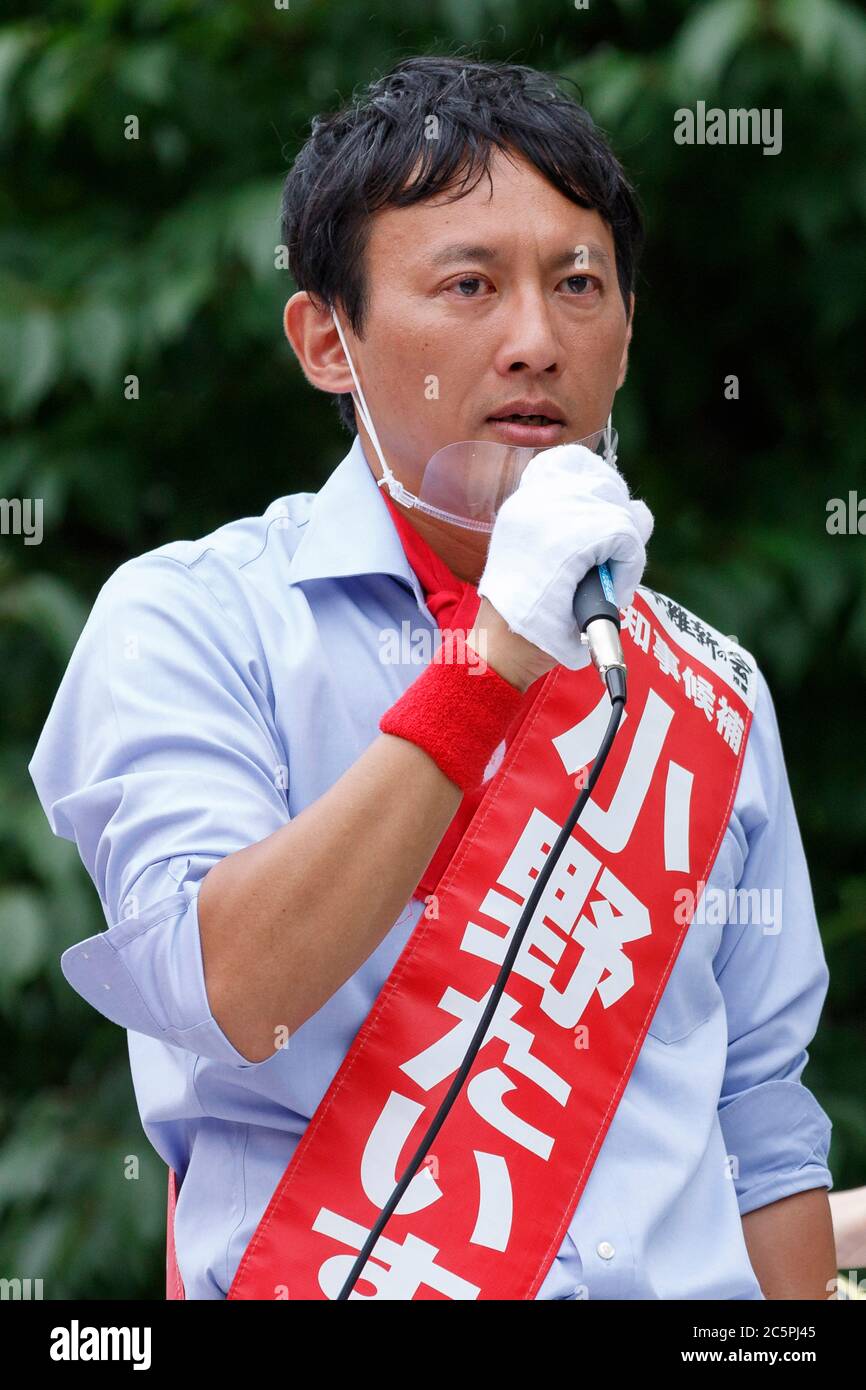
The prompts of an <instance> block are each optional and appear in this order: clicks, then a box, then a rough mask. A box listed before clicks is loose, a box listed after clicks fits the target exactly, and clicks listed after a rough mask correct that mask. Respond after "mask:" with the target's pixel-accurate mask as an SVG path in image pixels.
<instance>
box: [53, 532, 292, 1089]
mask: <svg viewBox="0 0 866 1390" xmlns="http://www.w3.org/2000/svg"><path fill="white" fill-rule="evenodd" d="M250 626H252V625H250V624H248V625H247V627H250ZM272 710H273V692H272V691H271V690H270V689H269V684H268V675H267V669H266V666H265V663H264V661H263V660H262V658H261V655H260V653H259V651H258V650H257V647H256V645H255V640H254V638H251V637H250V636H249V635H248V633H247V630H246V628H245V625H244V623H243V621H242V616H241V610H240V608H238V610H237V611H235V612H232V611H230V610H229V608H227V607H226V606H225V604H224V603H222V602H220V601H219V600H218V599H217V598H216V597H215V595H214V593H213V592H212V591H211V588H210V587H209V586H208V585H207V584H206V583H205V582H204V581H203V580H202V579H200V578H199V576H198V574H197V573H196V571H195V569H194V568H192V566H191V565H188V564H186V563H184V562H183V561H181V560H178V559H176V558H173V557H171V556H168V555H166V554H164V553H160V552H153V551H152V552H149V553H148V554H146V555H142V556H138V557H136V558H135V559H133V560H130V561H128V562H127V563H126V564H124V565H121V566H120V568H119V569H118V570H116V571H115V573H114V574H113V575H112V576H111V578H110V579H109V580H108V581H107V583H106V584H105V585H103V588H102V589H101V591H100V593H99V594H98V596H97V599H96V602H95V604H94V606H93V609H92V611H91V613H90V616H89V618H88V620H87V623H86V624H85V627H84V629H83V631H82V633H81V636H80V637H79V640H78V642H77V644H76V647H75V650H74V652H73V654H72V657H71V659H70V662H69V665H68V667H67V670H66V672H65V674H64V676H63V680H62V682H61V684H60V687H59V689H58V692H57V695H56V697H55V699H54V703H53V705H52V707H51V710H50V713H49V716H48V719H47V721H46V723H45V726H44V728H43V730H42V734H41V736H40V739H39V742H38V744H37V746H36V749H35V751H34V754H33V757H32V759H31V762H30V764H29V772H30V775H31V778H32V780H33V783H34V785H35V787H36V790H37V793H38V795H39V799H40V802H41V804H42V807H43V809H44V811H45V814H46V815H47V817H48V820H49V822H50V825H51V828H52V830H53V831H54V833H55V834H56V835H59V836H62V837H63V838H65V839H68V840H74V841H75V844H76V845H77V848H78V852H79V854H80V856H81V859H82V861H83V863H84V865H85V868H86V869H87V872H88V874H89V875H90V877H91V879H92V880H93V883H94V885H95V887H96V890H97V892H98V894H99V898H100V902H101V904H102V908H103V912H104V913H105V916H106V920H107V922H108V930H107V931H103V932H100V933H98V934H97V935H96V936H92V937H89V938H88V939H87V940H85V941H80V942H78V943H77V944H76V945H74V946H71V947H70V948H69V949H68V950H66V951H65V952H64V953H63V955H62V956H61V959H60V965H61V969H62V971H63V974H64V975H65V977H66V979H67V980H68V982H69V984H70V985H72V987H73V989H75V990H76V991H77V992H78V993H79V994H80V995H81V996H82V997H83V998H84V999H86V1000H87V1001H88V1003H90V1004H92V1005H93V1007H94V1008H95V1009H98V1010H99V1012H100V1013H102V1014H104V1015H105V1017H106V1018H108V1019H111V1020H112V1022H114V1023H118V1024H120V1025H121V1026H122V1027H124V1028H129V1029H132V1030H133V1031H134V1032H138V1033H146V1034H147V1035H148V1036H150V1037H153V1038H158V1039H160V1040H161V1041H164V1042H168V1043H173V1044H175V1045H177V1046H179V1047H184V1048H189V1049H190V1050H191V1051H193V1052H195V1053H197V1054H199V1055H201V1056H203V1057H209V1058H213V1059H215V1060H217V1061H222V1062H226V1063H228V1064H229V1065H230V1066H234V1067H250V1066H256V1067H263V1066H269V1065H272V1064H273V1063H274V1058H271V1057H268V1058H265V1059H264V1060H263V1061H260V1062H250V1061H249V1060H248V1059H247V1058H245V1057H244V1056H242V1054H241V1053H240V1052H238V1051H237V1049H236V1048H235V1047H234V1046H233V1044H232V1043H231V1042H230V1041H229V1039H228V1038H227V1037H226V1036H225V1034H224V1033H223V1031H222V1029H221V1028H220V1027H219V1025H218V1024H217V1022H216V1020H215V1019H214V1017H213V1014H212V1012H211V1009H210V1004H209V1001H208V996H207V990H206V988H205V977H204V968H203V962H202V954H201V943H200V938H199V926H198V890H199V888H200V886H201V881H202V879H203V878H204V876H205V874H206V873H207V871H208V869H210V868H211V866H212V865H213V864H214V863H216V861H217V860H218V859H221V858H222V857H224V856H225V855H227V854H231V853H233V852H234V851H235V850H238V849H241V848H243V847H244V846H246V845H249V844H254V843H256V842H258V841H259V840H261V839H263V838H264V837H265V836H267V835H269V834H271V833H272V832H273V831H275V830H278V829H279V828H280V827H281V826H283V825H285V824H286V823H287V821H288V820H289V819H290V816H289V812H288V799H287V792H286V786H287V780H288V779H287V769H286V768H285V767H284V766H283V765H282V759H283V757H284V754H282V752H281V748H280V741H279V739H278V736H277V734H276V731H275V728H274V721H273V714H272ZM278 1052H279V1049H277V1050H276V1051H275V1056H277V1055H278Z"/></svg>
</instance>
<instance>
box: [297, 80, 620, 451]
mask: <svg viewBox="0 0 866 1390" xmlns="http://www.w3.org/2000/svg"><path fill="white" fill-rule="evenodd" d="M560 80H561V79H559V78H557V77H555V76H553V75H552V74H549V73H543V72H539V71H538V70H536V69H535V68H530V67H523V66H520V65H516V64H512V63H496V62H480V61H472V60H467V59H466V58H463V57H459V56H458V57H451V56H442V57H440V56H436V57H411V58H406V59H404V60H403V61H402V62H399V63H398V64H397V65H396V67H394V68H392V70H391V71H390V72H388V73H386V74H385V76H384V77H380V78H379V79H377V80H376V81H374V82H371V83H370V84H369V85H368V86H367V87H365V88H364V89H363V90H362V91H361V92H360V94H355V95H354V96H353V99H352V102H351V104H350V105H348V106H346V107H344V108H343V109H341V110H339V111H336V112H334V113H332V114H330V115H326V116H315V117H314V118H313V120H312V122H311V131H312V133H311V135H310V137H309V139H308V140H307V142H306V144H305V145H304V146H303V148H302V149H301V150H300V152H299V153H298V156H297V158H296V159H295V162H294V164H293V166H292V168H291V170H290V171H289V173H288V175H287V177H286V181H285V184H284V187H283V197H282V206H281V216H282V238H283V243H284V244H285V246H287V248H288V255H289V266H290V269H291V273H292V276H293V277H294V280H295V283H296V285H297V287H298V289H301V290H306V291H307V292H308V293H309V295H310V297H311V298H312V299H313V301H314V302H316V303H318V304H320V305H324V306H327V308H328V309H333V308H334V306H335V305H336V306H337V307H338V309H342V310H343V312H344V320H343V321H344V323H345V321H346V319H348V321H349V323H350V324H351V325H352V330H353V332H354V333H355V334H356V336H357V337H363V332H364V325H365V320H366V313H367V308H368V304H369V287H368V285H367V282H366V278H365V273H364V251H365V248H366V245H367V240H368V236H369V228H370V216H371V214H372V213H373V212H375V211H377V210H378V209H380V208H384V207H386V206H392V207H407V206H409V205H410V204H412V203H417V202H420V201H422V200H424V199H427V198H431V197H434V196H436V195H437V194H439V193H445V192H447V191H448V190H449V189H450V188H451V187H452V185H454V184H455V182H456V180H457V178H458V176H459V175H461V174H462V175H463V178H462V180H461V182H460V184H459V186H458V191H457V192H455V194H454V198H455V199H456V198H459V197H461V196H463V194H464V193H467V192H470V191H471V188H474V187H475V184H476V183H477V182H478V181H479V180H480V179H481V178H482V177H483V175H484V174H487V175H488V177H489V162H490V158H491V153H492V147H493V146H496V147H498V148H499V149H502V150H504V151H517V152H519V153H520V154H522V155H523V156H524V157H525V158H526V159H527V160H529V161H530V162H531V163H532V164H534V165H535V167H536V168H537V169H538V170H539V172H540V173H541V174H543V175H544V177H545V178H547V179H548V180H549V182H550V183H551V184H553V185H554V187H555V188H558V189H559V191H560V192H561V193H563V194H564V195H565V196H566V197H568V198H570V199H571V200H572V202H574V203H578V204H579V205H580V206H581V207H585V208H594V209H595V210H596V211H597V212H598V213H599V215H600V216H601V217H602V218H603V219H604V221H605V222H607V224H608V226H609V227H610V229H611V232H612V235H613V241H614V248H615V253H616V269H617V278H618V280H619V286H620V291H621V293H622V297H623V302H624V303H625V306H626V314H628V312H629V296H630V293H631V291H632V289H633V287H634V278H635V271H636V267H637V260H638V257H639V255H640V251H641V248H642V244H643V236H644V226H643V218H642V215H641V211H640V207H639V204H638V201H637V196H636V194H635V191H634V189H633V188H632V186H631V184H630V183H629V182H628V180H627V178H626V176H625V174H624V172H623V170H622V168H621V166H620V164H619V162H618V161H617V159H616V157H615V156H614V154H613V152H612V150H611V149H610V146H609V145H608V143H607V141H606V139H605V137H604V136H603V134H602V133H601V131H600V130H599V129H598V127H597V126H596V125H595V123H594V121H593V120H592V117H591V116H590V115H589V112H588V111H587V110H586V109H585V108H584V107H583V106H582V105H580V104H579V103H578V102H577V101H575V100H574V99H573V97H571V96H570V95H567V94H565V93H563V92H560V91H559V90H558V89H557V86H556V84H557V82H558V81H560ZM429 117H436V118H437V122H438V128H436V135H437V138H435V139H430V138H427V133H428V130H429V129H430V128H431V127H430V126H429V125H428V118H429ZM419 160H420V167H419V169H418V173H417V175H416V177H415V179H414V180H413V182H412V183H411V184H408V180H409V178H410V176H411V174H412V171H413V170H414V169H415V166H416V164H418V162H419ZM476 170H477V173H478V178H477V179H476V180H475V182H474V183H472V184H471V185H469V186H468V187H467V181H468V179H469V178H470V177H471V175H472V174H473V173H474V172H475V171H476ZM336 400H337V403H338V410H339V414H340V419H341V420H342V422H343V424H344V425H345V427H346V429H347V430H349V432H350V433H355V431H356V428H357V426H356V423H355V411H354V405H353V402H352V397H351V395H350V394H345V395H340V396H338V397H336Z"/></svg>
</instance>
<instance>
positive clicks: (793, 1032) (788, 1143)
mask: <svg viewBox="0 0 866 1390" xmlns="http://www.w3.org/2000/svg"><path fill="white" fill-rule="evenodd" d="M741 790H742V803H741V802H740V796H739V795H738V798H737V807H738V815H739V818H740V822H741V826H742V830H743V831H744V833H745V837H746V841H747V853H746V856H745V863H744V868H743V873H742V876H741V879H740V882H739V884H738V887H737V897H736V902H737V911H736V912H735V913H734V914H733V918H732V914H731V912H730V910H729V912H728V921H727V925H726V926H725V928H724V930H723V933H722V939H721V943H720V946H719V950H718V951H717V953H716V957H715V961H714V970H715V974H716V979H717V981H718V984H719V986H720V988H721V990H722V993H723V995H724V1000H725V1008H726V1012H727V1020H728V1049H727V1059H726V1064H725V1072H724V1078H723V1082H722V1088H721V1094H720V1099H719V1107H718V1108H719V1120H720V1124H721V1127H722V1133H723V1135H724V1139H725V1145H726V1149H727V1153H728V1155H729V1158H730V1159H731V1160H733V1161H732V1162H731V1164H730V1169H731V1174H732V1177H733V1180H734V1186H735V1190H736V1193H737V1200H738V1203H739V1209H740V1213H741V1215H745V1213H746V1212H749V1211H752V1210H754V1209H755V1208H757V1207H762V1206H767V1205H768V1204H769V1203H770V1202H775V1201H778V1200H779V1199H780V1198H782V1197H788V1196H790V1195H791V1194H793V1193H795V1192H804V1191H806V1190H808V1189H809V1188H813V1187H826V1188H831V1187H832V1186H833V1179H832V1177H831V1174H830V1170H829V1168H828V1166H827V1156H828V1152H829V1147H830V1133H831V1128H832V1126H831V1122H830V1120H829V1118H828V1116H827V1114H826V1113H825V1112H824V1110H823V1109H822V1108H821V1106H820V1105H819V1104H818V1102H817V1100H816V1099H815V1097H814V1095H813V1094H812V1092H811V1091H810V1090H808V1088H807V1087H806V1086H804V1085H803V1083H802V1081H801V1080H800V1077H801V1073H802V1071H803V1068H804V1067H805V1065H806V1063H807V1061H808V1059H809V1054H808V1051H807V1050H806V1049H807V1046H808V1044H809V1043H810V1042H811V1040H812V1038H813V1037H814V1035H815V1032H816V1030H817V1027H818V1020H819V1018H820V1015H821V1009H822V1007H823V1004H824V999H825V997H826V993H827V984H828V980H829V971H828V969H827V963H826V959H825V956H824V950H823V945H822V942H821V935H820V932H819V929H818V923H817V920H816V917H815V908H814V903H813V898H812V888H811V884H810V880H809V872H808V868H807V864H806V857H805V854H804V851H803V844H802V840H801V837H800V830H799V826H798V824H797V817H796V814H795V811H794V805H793V801H792V797H791V790H790V786H789V783H788V776H787V771H786V767H785V759H784V754H783V751H782V744H781V740H780V736H779V728H778V723H777V720H776V713H775V710H774V707H773V701H772V697H771V695H770V690H769V688H768V686H767V683H766V680H765V678H764V676H763V674H762V673H761V672H760V671H759V672H758V694H757V702H756V707H755V712H754V716H753V723H752V730H751V733H750V736H749V742H748V744H747V748H746V755H745V760H744V765H743V772H742V789H741ZM756 890H757V891H756ZM747 893H748V897H746V896H745V894H747Z"/></svg>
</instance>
